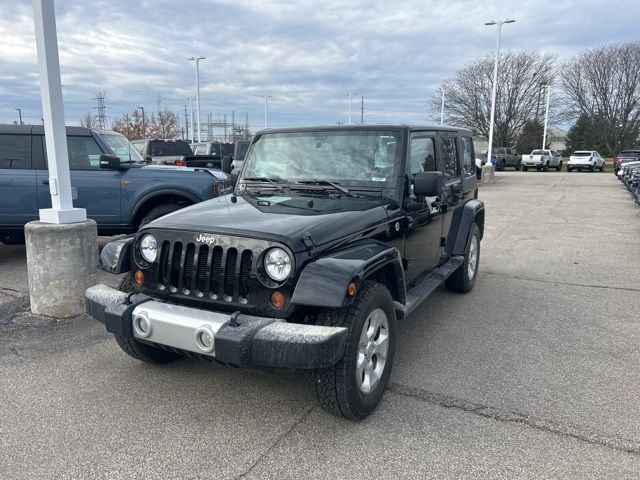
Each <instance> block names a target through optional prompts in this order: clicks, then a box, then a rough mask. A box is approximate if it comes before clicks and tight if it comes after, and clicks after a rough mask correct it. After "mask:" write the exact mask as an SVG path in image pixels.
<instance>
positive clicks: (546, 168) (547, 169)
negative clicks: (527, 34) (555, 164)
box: [542, 163, 549, 172]
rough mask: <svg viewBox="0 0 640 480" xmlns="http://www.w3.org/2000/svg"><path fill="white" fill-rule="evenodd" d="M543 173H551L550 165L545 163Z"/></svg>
mask: <svg viewBox="0 0 640 480" xmlns="http://www.w3.org/2000/svg"><path fill="white" fill-rule="evenodd" d="M542 171H543V172H548V171H549V164H548V163H545V164H544V165H543V166H542Z"/></svg>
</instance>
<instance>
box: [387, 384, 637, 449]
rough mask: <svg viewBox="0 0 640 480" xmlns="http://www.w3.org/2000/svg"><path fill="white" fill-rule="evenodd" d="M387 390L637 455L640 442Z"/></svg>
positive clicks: (414, 391)
mask: <svg viewBox="0 0 640 480" xmlns="http://www.w3.org/2000/svg"><path fill="white" fill-rule="evenodd" d="M387 390H388V391H389V392H391V393H395V394H396V395H401V396H404V397H409V398H414V399H416V400H420V401H422V402H425V403H429V404H431V405H436V406H440V407H444V408H454V409H457V410H462V411H464V412H467V413H473V414H475V415H479V416H481V417H485V418H490V419H492V420H496V421H499V422H506V423H513V424H520V425H524V426H527V427H529V428H533V429H535V430H541V431H543V432H547V433H551V434H554V435H560V436H564V437H572V438H575V439H577V440H580V441H582V442H586V443H590V444H593V445H599V446H603V447H607V448H610V449H613V450H618V451H620V452H625V453H631V454H633V455H640V443H639V442H636V441H633V440H629V439H626V438H622V437H618V436H613V437H612V436H607V435H601V434H599V433H596V432H593V431H590V430H587V429H584V428H581V427H576V426H574V425H565V424H562V423H558V422H554V421H552V420H545V419H542V418H537V417H533V416H531V415H525V414H523V413H518V412H512V411H509V410H503V409H500V408H496V407H491V406H488V405H482V404H480V403H475V402H472V401H469V400H465V399H462V398H457V397H453V396H450V395H443V394H440V393H434V392H430V391H428V390H424V389H421V388H415V387H409V386H406V385H400V384H397V383H389V384H388V385H387Z"/></svg>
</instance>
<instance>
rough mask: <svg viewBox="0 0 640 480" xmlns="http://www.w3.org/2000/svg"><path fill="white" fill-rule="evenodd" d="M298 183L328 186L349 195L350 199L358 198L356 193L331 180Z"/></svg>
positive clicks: (301, 181)
mask: <svg viewBox="0 0 640 480" xmlns="http://www.w3.org/2000/svg"><path fill="white" fill-rule="evenodd" d="M296 183H302V184H305V185H327V186H330V187H333V188H334V189H336V190H338V191H340V192H342V193H344V194H346V195H349V196H350V197H357V195H356V194H355V193H351V192H350V191H349V189H348V188H345V187H341V186H340V185H339V184H337V183H334V182H330V181H329V180H300V181H298V182H296Z"/></svg>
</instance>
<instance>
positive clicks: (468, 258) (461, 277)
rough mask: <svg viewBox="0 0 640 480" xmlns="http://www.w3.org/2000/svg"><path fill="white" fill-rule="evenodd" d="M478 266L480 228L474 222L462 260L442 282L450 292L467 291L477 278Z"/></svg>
mask: <svg viewBox="0 0 640 480" xmlns="http://www.w3.org/2000/svg"><path fill="white" fill-rule="evenodd" d="M479 266H480V228H479V227H478V224H477V223H474V224H473V226H472V227H471V232H469V242H468V244H467V248H466V250H465V254H464V262H463V263H462V265H460V267H458V269H457V270H456V271H455V272H454V273H453V274H452V275H451V276H450V277H449V278H447V279H446V280H445V282H444V284H445V286H446V287H447V289H448V290H449V291H451V292H458V293H469V292H470V291H471V290H473V286H474V285H475V283H476V278H478V267H479Z"/></svg>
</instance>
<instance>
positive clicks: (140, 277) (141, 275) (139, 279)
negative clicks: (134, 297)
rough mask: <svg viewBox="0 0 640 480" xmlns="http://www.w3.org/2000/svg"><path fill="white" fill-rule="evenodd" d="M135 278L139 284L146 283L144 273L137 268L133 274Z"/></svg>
mask: <svg viewBox="0 0 640 480" xmlns="http://www.w3.org/2000/svg"><path fill="white" fill-rule="evenodd" d="M133 279H134V280H135V282H136V283H137V284H138V285H142V284H143V283H144V273H142V271H141V270H137V271H136V273H135V274H134V275H133Z"/></svg>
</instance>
